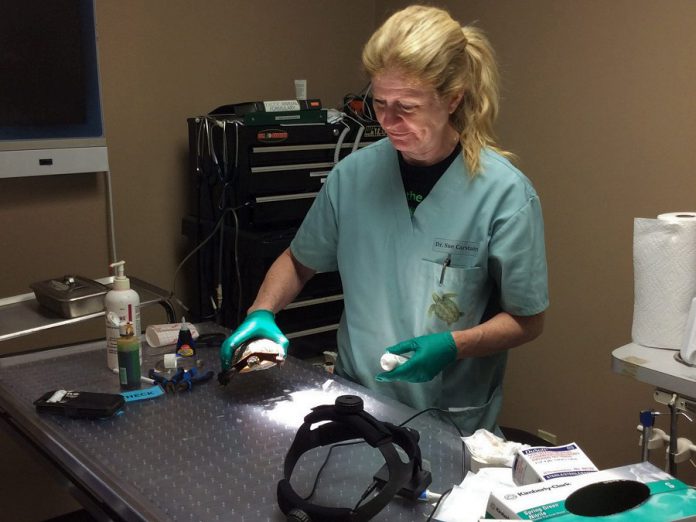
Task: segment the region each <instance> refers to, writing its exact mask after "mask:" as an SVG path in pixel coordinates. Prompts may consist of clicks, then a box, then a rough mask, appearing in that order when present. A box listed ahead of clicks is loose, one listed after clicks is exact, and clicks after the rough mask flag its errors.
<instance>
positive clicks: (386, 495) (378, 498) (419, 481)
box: [277, 395, 431, 522]
mask: <svg viewBox="0 0 696 522" xmlns="http://www.w3.org/2000/svg"><path fill="white" fill-rule="evenodd" d="M322 421H329V422H325V423H323V424H321V425H319V426H317V427H315V428H314V429H312V426H313V425H314V424H317V423H319V422H322ZM361 438H362V439H364V440H365V442H367V444H369V445H370V446H372V447H373V448H376V449H378V450H379V451H380V452H381V454H382V456H383V457H384V460H385V462H386V467H387V470H388V479H387V480H386V482H384V484H383V485H382V487H381V490H380V492H379V493H378V494H377V495H375V496H374V497H372V498H371V499H370V500H369V501H366V502H365V503H364V504H362V505H360V506H359V507H358V508H355V509H351V508H342V507H328V506H322V505H318V504H313V503H311V502H309V501H308V500H305V499H303V498H302V497H300V496H299V495H298V494H297V493H296V492H295V490H294V489H293V488H292V486H291V485H290V477H291V476H292V471H293V468H294V467H295V464H297V461H298V460H299V458H300V456H301V455H302V454H303V453H305V452H307V451H309V450H311V449H313V448H317V447H319V446H326V445H328V444H334V443H337V442H342V441H346V440H352V439H361ZM419 438H420V437H419V434H418V432H417V431H416V430H414V429H411V428H406V427H401V426H396V425H394V424H391V423H389V422H381V421H379V420H377V419H375V418H374V417H373V416H372V415H370V414H369V413H367V412H366V411H365V410H364V409H363V400H362V399H361V398H360V397H358V396H356V395H341V396H340V397H338V398H337V399H336V402H335V404H333V405H329V404H327V405H321V406H316V407H314V408H312V412H311V413H310V414H308V415H307V416H306V417H305V418H304V423H303V424H302V426H300V428H299V430H298V431H297V434H296V435H295V439H294V440H293V442H292V445H291V446H290V449H289V450H288V453H287V455H286V456H285V463H284V468H283V477H284V478H283V479H282V480H281V481H280V482H278V489H277V495H278V505H279V506H280V509H281V511H283V513H285V514H286V515H287V516H288V520H303V521H306V520H313V521H315V522H317V521H339V522H344V521H345V522H349V521H350V522H357V521H363V520H369V519H371V518H372V517H374V516H375V515H376V514H377V513H378V512H379V511H381V510H382V509H383V508H384V507H385V506H386V505H387V504H388V503H389V501H390V500H391V499H392V498H393V497H394V495H396V494H397V493H399V492H400V491H402V490H403V489H404V488H406V487H407V486H409V485H410V484H416V485H417V488H416V489H419V491H415V490H414V498H415V497H417V495H418V494H419V493H420V492H422V491H423V490H425V488H426V487H427V486H428V485H429V484H430V481H431V477H430V473H429V472H427V471H424V470H423V468H422V459H421V453H420V448H419V447H418V440H419ZM397 448H400V449H401V450H402V452H403V453H405V454H406V458H407V459H408V461H407V462H404V461H403V460H402V459H401V457H400V456H399V453H398V451H397Z"/></svg>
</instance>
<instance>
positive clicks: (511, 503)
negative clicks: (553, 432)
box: [486, 462, 696, 522]
mask: <svg viewBox="0 0 696 522" xmlns="http://www.w3.org/2000/svg"><path fill="white" fill-rule="evenodd" d="M486 512H487V516H488V517H489V518H502V519H509V520H548V519H553V522H580V521H587V522H590V521H593V522H597V521H602V522H658V521H673V520H681V519H685V520H695V521H696V490H695V489H694V488H692V487H690V486H688V485H686V484H684V483H683V482H681V481H679V480H677V479H675V478H674V477H672V476H671V475H669V474H668V473H665V472H664V471H661V470H660V469H659V468H657V467H655V466H653V465H652V464H650V463H648V462H641V463H639V464H634V465H630V466H622V467H619V468H613V469H608V470H604V471H597V472H594V473H585V474H582V475H577V476H574V477H563V478H558V479H552V480H547V481H546V482H538V483H536V484H529V485H526V486H519V487H516V488H509V487H508V488H498V489H494V490H493V491H492V492H491V495H490V497H489V500H488V507H487V509H486ZM687 517H689V518H687ZM690 517H694V518H690Z"/></svg>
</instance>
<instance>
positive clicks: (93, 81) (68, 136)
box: [0, 0, 108, 177]
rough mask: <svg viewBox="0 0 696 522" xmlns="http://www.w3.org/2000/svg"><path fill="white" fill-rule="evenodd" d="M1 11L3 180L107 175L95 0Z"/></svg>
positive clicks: (6, 3)
mask: <svg viewBox="0 0 696 522" xmlns="http://www.w3.org/2000/svg"><path fill="white" fill-rule="evenodd" d="M0 13H2V15H0V78H1V81H0V177H15V176H36V175H42V174H67V173H77V172H101V171H106V170H108V158H107V151H106V140H105V138H104V130H103V122H102V110H101V97H100V86H99V66H98V59H97V38H96V29H95V16H94V2H93V0H50V1H46V0H0Z"/></svg>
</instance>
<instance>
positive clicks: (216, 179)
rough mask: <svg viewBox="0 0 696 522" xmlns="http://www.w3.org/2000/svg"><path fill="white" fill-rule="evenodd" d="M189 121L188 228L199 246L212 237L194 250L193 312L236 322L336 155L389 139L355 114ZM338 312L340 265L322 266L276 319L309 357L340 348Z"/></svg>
mask: <svg viewBox="0 0 696 522" xmlns="http://www.w3.org/2000/svg"><path fill="white" fill-rule="evenodd" d="M187 123H188V131H189V157H190V169H191V174H192V178H193V179H194V180H195V187H196V195H197V202H196V205H195V209H194V207H192V213H191V215H189V216H186V217H185V218H184V220H183V222H182V232H183V233H184V235H185V236H187V237H188V238H189V239H190V240H191V242H192V244H193V245H200V243H201V242H202V241H203V240H204V239H205V238H206V237H208V236H210V239H209V241H207V242H206V244H205V245H203V246H202V247H201V248H200V249H199V250H198V251H197V256H196V261H197V267H196V284H195V285H194V287H195V288H194V293H195V306H194V310H193V314H194V316H197V318H202V319H205V318H210V317H215V318H216V320H217V321H218V322H219V323H220V324H222V325H224V326H226V327H228V328H235V327H236V326H237V325H238V324H239V323H240V322H241V320H242V319H243V318H244V316H245V315H246V310H247V309H248V308H249V306H250V305H251V303H252V302H253V301H254V299H255V297H256V294H257V292H258V290H259V287H260V285H261V283H262V281H263V279H264V277H265V275H266V272H267V271H268V269H269V268H270V266H271V265H272V264H273V262H274V261H275V260H276V258H277V257H278V256H279V255H280V254H281V253H282V252H283V251H284V250H285V249H286V248H288V246H289V245H290V242H291V241H292V238H293V237H294V236H295V233H296V232H297V228H298V227H299V225H300V224H301V222H302V219H303V218H304V216H305V215H306V213H307V211H308V210H309V208H310V207H311V205H312V203H313V202H314V199H315V198H316V195H317V194H318V192H319V191H320V190H321V188H322V186H323V184H324V182H325V180H326V176H327V175H328V174H329V172H330V171H331V169H332V168H333V166H334V165H335V162H336V160H337V159H340V158H343V157H345V156H346V155H348V154H350V153H351V152H352V151H353V150H355V149H357V148H358V147H363V146H366V145H368V144H369V143H371V142H373V141H376V140H378V139H381V138H383V137H384V132H383V131H382V129H381V128H380V127H379V126H377V125H372V126H366V127H364V126H362V125H360V124H356V123H355V122H354V121H352V120H350V119H346V120H344V121H343V122H342V121H339V122H337V123H321V124H298V125H277V124H274V125H265V126H249V125H243V124H242V122H241V121H240V120H239V119H238V118H235V117H234V116H225V115H207V116H199V117H196V118H189V119H188V120H187ZM233 210H234V211H233ZM218 223H221V226H220V228H219V229H217V230H216V229H215V227H216V225H217V224H218ZM213 230H216V233H215V234H212V235H211V233H212V232H213ZM218 288H221V289H222V304H221V308H220V309H219V310H217V311H216V310H215V307H214V305H213V304H212V303H213V302H215V300H216V298H217V295H218V294H217V289H218ZM342 313H343V289H342V286H341V279H340V276H339V274H338V272H327V273H318V274H315V276H314V277H313V278H312V279H311V280H310V281H309V282H308V283H307V284H306V285H305V287H304V288H303V290H302V291H301V292H300V294H299V295H298V296H297V298H296V299H295V300H294V301H293V302H292V303H290V304H289V305H288V306H287V307H286V308H285V309H284V310H281V311H280V312H278V313H277V314H276V322H277V323H278V326H279V327H280V329H281V330H282V331H283V333H285V335H286V336H287V337H288V338H289V339H290V341H291V342H290V353H291V354H292V355H295V356H298V357H306V356H312V355H318V354H321V352H322V351H324V350H327V349H330V350H335V347H336V330H337V328H338V323H339V321H340V318H341V314H342ZM187 316H188V314H187Z"/></svg>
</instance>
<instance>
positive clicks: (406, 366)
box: [375, 332, 457, 382]
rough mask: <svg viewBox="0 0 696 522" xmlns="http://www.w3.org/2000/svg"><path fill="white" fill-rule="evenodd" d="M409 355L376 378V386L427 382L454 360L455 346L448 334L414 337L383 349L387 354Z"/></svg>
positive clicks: (450, 335)
mask: <svg viewBox="0 0 696 522" xmlns="http://www.w3.org/2000/svg"><path fill="white" fill-rule="evenodd" d="M408 352H413V355H411V357H410V358H409V359H408V360H407V361H406V362H404V363H403V364H401V365H400V366H397V367H396V368H394V369H393V370H391V371H389V372H382V373H379V374H377V376H376V377H375V379H376V380H377V381H380V382H392V381H407V382H427V381H430V380H432V379H433V377H435V376H436V375H437V374H438V373H440V372H441V371H442V370H443V369H444V368H445V366H447V365H448V364H451V363H453V362H454V361H455V360H456V359H457V346H456V344H455V342H454V338H453V337H452V333H451V332H441V333H436V334H430V335H423V336H421V337H414V338H413V339H409V340H408V341H403V342H400V343H399V344H396V345H394V346H390V347H389V348H387V353H394V354H397V355H402V354H405V353H408Z"/></svg>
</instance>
